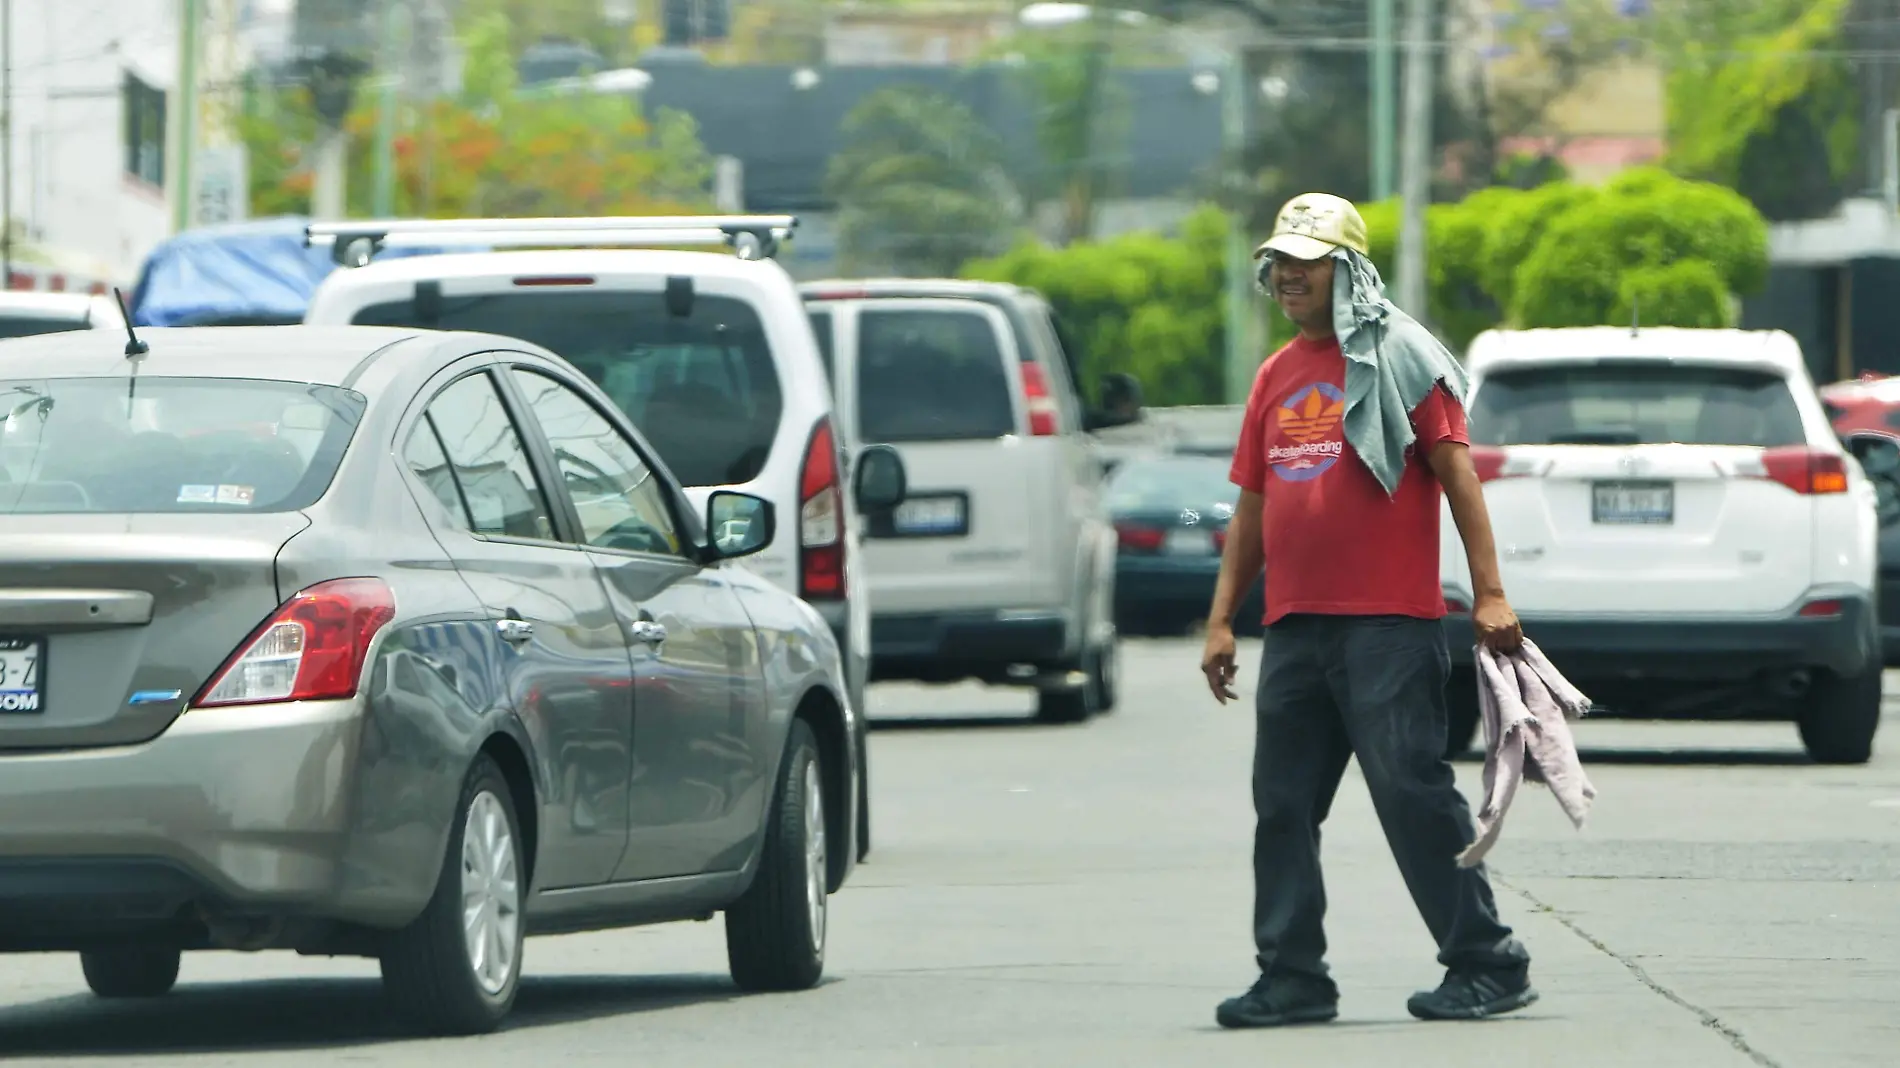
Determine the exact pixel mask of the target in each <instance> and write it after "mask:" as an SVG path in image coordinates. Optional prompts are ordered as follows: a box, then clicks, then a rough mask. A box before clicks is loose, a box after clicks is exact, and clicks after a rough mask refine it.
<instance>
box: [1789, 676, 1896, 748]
mask: <svg viewBox="0 0 1900 1068" xmlns="http://www.w3.org/2000/svg"><path fill="white" fill-rule="evenodd" d="M1880 697H1881V693H1880V668H1879V666H1877V665H1876V666H1874V667H1872V668H1870V669H1869V670H1867V671H1863V672H1861V673H1860V674H1858V675H1848V676H1844V677H1843V676H1840V675H1835V674H1833V673H1831V672H1824V673H1821V674H1819V675H1816V676H1815V680H1814V685H1813V687H1812V688H1810V689H1809V690H1808V693H1807V696H1806V697H1805V698H1804V702H1805V703H1804V704H1803V705H1802V707H1801V712H1800V716H1799V718H1798V719H1797V720H1796V721H1795V722H1796V726H1797V727H1798V728H1799V729H1800V732H1801V744H1802V745H1803V746H1804V747H1806V749H1807V751H1808V756H1810V757H1812V758H1814V760H1815V761H1816V762H1818V763H1821V764H1865V763H1867V761H1868V760H1869V759H1871V758H1872V757H1873V755H1874V732H1875V731H1876V730H1878V729H1879V727H1880Z"/></svg>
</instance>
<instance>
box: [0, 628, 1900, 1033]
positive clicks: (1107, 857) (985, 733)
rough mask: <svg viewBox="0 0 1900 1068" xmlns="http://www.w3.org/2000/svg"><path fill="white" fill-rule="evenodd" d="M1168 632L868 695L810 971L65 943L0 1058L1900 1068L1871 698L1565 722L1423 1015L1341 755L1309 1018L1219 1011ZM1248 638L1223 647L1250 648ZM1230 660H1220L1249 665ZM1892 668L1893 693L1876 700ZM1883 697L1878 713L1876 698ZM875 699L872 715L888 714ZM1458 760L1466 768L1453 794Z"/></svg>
mask: <svg viewBox="0 0 1900 1068" xmlns="http://www.w3.org/2000/svg"><path fill="white" fill-rule="evenodd" d="M1196 648H1197V647H1196V646H1195V645H1193V644H1192V643H1189V642H1185V641H1171V642H1131V643H1129V645H1128V647H1127V650H1126V653H1125V661H1124V684H1123V690H1124V700H1123V706H1122V708H1121V709H1120V710H1119V711H1117V712H1115V713H1114V714H1112V715H1110V716H1108V717H1106V718H1104V719H1101V720H1098V721H1096V722H1094V723H1091V724H1088V725H1085V726H1082V727H1077V728H1043V727H1035V726H1027V725H1024V724H1023V723H1022V722H1021V718H1022V715H1023V714H1024V713H1025V712H1026V711H1027V709H1028V707H1029V702H1028V700H1027V699H1026V698H1025V697H1023V696H1022V695H1019V694H1015V693H1009V692H1000V693H999V692H994V691H991V692H985V691H982V690H978V689H974V688H956V689H934V690H933V689H923V688H909V687H884V688H880V689H878V690H877V691H876V698H875V706H874V707H875V709H876V711H877V713H878V715H879V718H880V719H881V720H885V721H887V722H885V723H884V724H883V726H882V729H879V730H878V731H876V732H875V733H874V734H873V742H872V744H873V747H874V754H873V760H874V763H873V768H874V775H875V781H874V785H873V788H874V791H875V794H876V804H877V834H878V848H877V851H876V853H874V854H873V856H872V862H871V863H870V864H868V865H867V866H865V867H862V868H860V869H859V870H858V874H857V876H856V877H855V878H854V880H853V881H852V883H851V884H850V885H849V886H848V887H847V888H846V889H845V890H844V892H843V893H842V894H841V895H840V896H839V897H837V898H836V899H834V903H833V912H832V925H833V926H832V943H831V958H830V966H829V971H828V979H827V981H826V983H825V984H824V985H823V986H822V987H820V988H819V989H817V990H814V991H810V992H807V993H803V994H796V995H772V996H753V997H741V996H739V995H738V994H737V993H736V992H735V991H734V990H733V988H732V987H731V985H730V984H729V982H728V981H727V979H726V976H725V958H724V947H723V933H722V928H721V926H720V925H719V924H718V923H716V922H715V923H711V924H694V925H685V926H674V927H663V928H649V929H644V930H638V931H631V932H625V933H619V934H608V935H586V936H576V937H569V938H560V939H551V940H540V941H535V942H532V943H530V945H529V948H528V960H527V965H528V970H529V973H530V977H529V979H528V981H527V983H526V985H525V987H524V990H523V993H522V998H521V1003H520V1006H519V1008H518V1010H517V1013H516V1017H515V1019H514V1021H513V1023H512V1026H511V1027H510V1028H509V1029H508V1030H506V1031H504V1032H502V1033H500V1034H496V1035H493V1036H489V1037H486V1038H481V1039H471V1040H453V1041H418V1040H410V1039H405V1038H402V1037H400V1036H399V1035H398V1034H397V1033H396V1032H395V1031H394V1030H393V1028H392V1027H391V1025H390V1024H389V1023H388V1022H387V1021H386V1020H385V1018H384V1017H383V1016H382V1014H381V1012H380V1009H379V1005H378V1002H377V999H376V995H377V984H376V981H375V978H374V976H375V970H374V966H373V965H371V964H369V963H366V962H358V961H336V962H332V961H312V960H300V959H298V958H295V957H292V956H287V955H281V954H271V955H262V956H243V955H238V954H206V955H202V956H196V957H191V958H187V960H186V964H185V972H184V979H183V981H182V983H181V985H180V988H179V990H178V991H177V992H176V993H175V994H174V995H173V996H172V997H170V998H168V999H165V1000H163V1001H161V1002H155V1003H148V1004H143V1005H129V1006H128V1005H105V1004H101V1003H99V1002H96V1001H94V1000H92V999H91V998H90V997H89V996H88V995H87V994H86V993H85V991H84V986H83V983H82V981H81V979H80V976H79V966H78V962H77V961H76V960H75V959H73V958H71V957H67V956H54V957H13V958H8V959H6V960H4V961H0V969H4V972H0V975H4V976H5V979H4V981H0V1059H4V1060H10V1061H13V1062H14V1063H20V1064H82V1063H88V1062H90V1061H93V1060H98V1061H100V1062H104V1061H106V1060H108V1059H110V1060H111V1061H112V1062H113V1063H115V1064H133V1065H145V1064H183V1063H187V1062H189V1063H191V1064H193V1065H203V1066H210V1065H222V1064H243V1065H247V1066H248V1065H258V1066H263V1065H293V1064H294V1065H315V1064H318V1063H328V1062H337V1063H346V1064H352V1065H384V1064H387V1065H425V1064H426V1065H442V1064H453V1065H456V1066H457V1068H478V1066H484V1065H506V1066H509V1068H521V1066H523V1065H530V1066H539V1065H556V1064H558V1065H563V1066H577V1065H594V1064H599V1065H616V1066H618V1065H626V1064H647V1065H660V1066H672V1065H693V1066H694V1068H718V1066H728V1065H730V1066H744V1068H758V1066H760V1065H767V1064H770V1065H801V1066H802V1065H812V1066H818V1065H826V1066H832V1065H837V1066H864V1068H870V1066H877V1068H892V1066H900V1065H928V1066H938V1068H949V1066H958V1068H962V1066H1001V1065H1010V1066H1023V1068H1029V1066H1035V1068H1048V1066H1052V1065H1078V1066H1079V1065H1088V1066H1090V1068H1107V1066H1120V1065H1127V1066H1140V1068H1155V1066H1157V1065H1195V1066H1197V1068H1222V1066H1227V1065H1234V1066H1241V1065H1245V1066H1247V1068H1258V1066H1260V1065H1271V1064H1312V1063H1320V1062H1321V1061H1326V1062H1330V1063H1332V1064H1334V1065H1337V1066H1340V1068H1355V1066H1364V1068H1372V1066H1378V1068H1386V1066H1390V1065H1396V1064H1406V1065H1426V1066H1436V1065H1445V1066H1458V1068H1466V1066H1470V1065H1474V1064H1483V1063H1500V1064H1501V1063H1520V1062H1521V1063H1526V1064H1534V1065H1537V1066H1538V1068H1568V1066H1573V1065H1574V1066H1577V1068H1586V1066H1587V1068H1603V1066H1606V1065H1615V1066H1617V1068H1639V1066H1648V1065H1656V1066H1663V1065H1668V1066H1671V1068H1676V1066H1681V1065H1692V1066H1695V1068H1723V1066H1728V1065H1735V1066H1745V1065H1750V1064H1755V1065H1766V1066H1783V1068H1823V1066H1826V1068H1847V1066H1867V1068H1874V1066H1880V1068H1891V1066H1892V1065H1894V1064H1895V1063H1900V1017H1896V1016H1895V1014H1894V1006H1895V1005H1900V715H1894V714H1893V713H1890V717H1889V720H1888V723H1887V730H1888V732H1889V736H1888V737H1887V738H1886V739H1885V744H1884V745H1883V746H1882V749H1883V753H1882V755H1880V756H1877V757H1876V759H1875V761H1874V762H1873V763H1872V764H1870V765H1868V766H1865V767H1860V768H1818V767H1814V766H1811V765H1808V764H1807V763H1806V761H1805V760H1804V758H1802V757H1801V756H1800V751H1799V747H1798V745H1797V744H1796V742H1795V738H1794V732H1793V728H1792V727H1786V726H1781V725H1772V724H1769V725H1720V724H1684V725H1653V724H1619V723H1615V722H1612V721H1604V722H1598V723H1586V724H1584V725H1583V726H1582V728H1581V738H1582V741H1583V743H1584V745H1585V746H1586V751H1585V760H1586V764H1587V767H1588V769H1589V771H1590V773H1591V775H1592V778H1593V779H1594V780H1595V782H1596V785H1597V788H1598V790H1599V798H1598V801H1597V807H1596V811H1595V813H1594V816H1593V819H1592V821H1591V824H1590V826H1589V827H1588V828H1587V829H1586V830H1585V831H1583V832H1576V831H1573V830H1572V829H1571V828H1570V826H1569V824H1568V823H1567V822H1565V821H1564V819H1563V818H1562V816H1561V814H1560V813H1559V811H1558V809H1557V806H1556V804H1555V802H1554V801H1552V800H1551V799H1550V798H1549V797H1548V796H1547V795H1545V794H1543V793H1542V792H1541V791H1537V790H1527V791H1525V792H1524V793H1521V794H1520V795H1519V797H1518V801H1517V805H1516V807H1515V808H1514V810H1513V814H1512V818H1511V820H1510V822H1509V824H1508V826H1507V827H1506V830H1505V834H1504V839H1503V841H1502V842H1501V843H1500V844H1499V846H1498V847H1497V850H1496V851H1495V853H1494V854H1493V869H1494V872H1495V874H1496V876H1497V878H1498V880H1499V882H1500V883H1501V887H1500V898H1501V901H1502V904H1503V906H1504V908H1505V910H1506V912H1507V918H1508V919H1509V921H1510V922H1512V923H1514V924H1515V925H1516V926H1517V928H1518V931H1519V933H1520V934H1521V936H1522V937H1523V938H1524V939H1525V941H1526V942H1527V944H1528V945H1529V946H1530V948H1531V951H1532V953H1533V954H1534V955H1535V964H1534V965H1533V977H1534V980H1535V981H1536V983H1537V985H1538V987H1539V988H1540V989H1541V990H1542V992H1543V995H1544V996H1543V1000H1542V1001H1541V1002H1540V1003H1538V1004H1537V1005H1535V1006H1533V1007H1532V1008H1530V1009H1529V1010H1526V1011H1525V1012H1523V1013H1520V1014H1517V1015H1515V1016H1512V1017H1506V1018H1503V1019H1500V1020H1496V1021H1490V1022H1485V1023H1477V1024H1469V1023H1466V1024H1424V1023H1418V1022H1416V1021H1413V1020H1412V1019H1411V1018H1410V1017H1409V1016H1407V1015H1406V1014H1405V1008H1404V1001H1405V997H1406V995H1407V994H1408V993H1410V992H1411V991H1412V990H1413V989H1415V988H1418V987H1420V986H1427V985H1431V984H1432V983H1434V982H1436V980H1437V978H1438V970H1437V966H1436V965H1435V964H1434V962H1433V959H1432V956H1433V947H1432V945H1431V944H1430V942H1429V939H1428V938H1427V936H1426V934H1425V931H1424V928H1423V926H1422V924H1420V922H1419V921H1418V919H1417V917H1416V915H1415V914H1414V913H1413V912H1412V909H1411V904H1410V902H1409V900H1408V899H1407V898H1406V896H1405V893H1404V890H1403V888H1402V886H1401V884H1400V882H1399V879H1398V876H1397V873H1396V871H1395V870H1394V868H1393V866H1392V863H1391V860H1390V858H1389V857H1388V856H1387V854H1386V853H1385V847H1384V844H1383V842H1382V840H1381V839H1380V837H1379V834H1378V830H1377V827H1376V824H1375V822H1374V819H1373V815H1372V810H1371V806H1370V805H1369V803H1368V802H1367V801H1366V798H1365V792H1364V788H1363V786H1362V785H1361V784H1360V783H1359V782H1358V780H1357V776H1356V773H1352V778H1351V779H1350V780H1349V782H1348V783H1347V784H1346V786H1345V787H1344V788H1343V789H1342V791H1341V794H1340V798H1339V801H1338V803H1337V804H1336V805H1335V807H1334V812H1333V817H1332V820H1331V822H1330V823H1329V824H1328V827H1327V837H1326V860H1327V866H1328V873H1329V875H1330V879H1329V891H1330V897H1331V901H1332V908H1331V917H1330V924H1329V926H1330V933H1331V936H1332V942H1333V945H1334V961H1333V963H1334V968H1335V972H1336V974H1337V976H1338V978H1339V981H1340V983H1341V986H1342V988H1343V991H1344V1000H1343V1003H1342V1015H1341V1018H1340V1020H1339V1021H1338V1022H1336V1023H1333V1024H1330V1025H1325V1026H1322V1027H1317V1028H1306V1029H1301V1030H1295V1031H1282V1032H1245V1033H1228V1032H1222V1031H1220V1030H1219V1029H1217V1028H1216V1027H1215V1026H1214V1023H1213V1009H1214V1005H1215V1003H1216V1002H1217V1001H1218V1000H1219V999H1221V998H1222V997H1225V996H1227V995H1229V994H1232V993H1236V992H1238V991H1239V990H1241V989H1242V988H1244V987H1245V986H1246V985H1247V984H1248V983H1249V982H1250V981H1251V980H1252V978H1253V974H1252V972H1253V963H1252V949H1251V946H1250V945H1249V941H1248V930H1247V927H1248V922H1247V916H1248V908H1249V901H1250V893H1251V891H1250V885H1249V879H1248V874H1247V857H1248V839H1249V834H1250V831H1251V814H1250V812H1249V810H1248V801H1247V776H1248V761H1249V748H1250V746H1251V744H1252V743H1251V737H1252V735H1251V723H1250V716H1249V714H1248V712H1247V711H1245V710H1243V709H1236V708H1232V707H1229V708H1227V709H1222V708H1219V707H1217V706H1216V705H1215V704H1214V703H1213V701H1212V699H1211V698H1208V697H1207V696H1206V695H1205V694H1204V692H1202V691H1201V690H1200V688H1199V683H1198V679H1197V674H1196V671H1195V669H1194V659H1195V653H1196ZM1249 655H1250V657H1251V653H1249ZM1252 676H1253V671H1252V664H1251V662H1249V666H1248V669H1247V670H1246V671H1245V672H1243V675H1242V683H1243V685H1250V684H1251V682H1252ZM1894 682H1895V679H1894V678H1892V677H1890V681H1889V693H1890V694H1894V693H1896V692H1900V689H1896V687H1895V686H1894ZM1894 712H1900V706H1896V707H1895V708H1894ZM898 718H901V720H902V721H901V722H898V721H895V720H896V719H898ZM1477 772H1478V768H1477V766H1476V765H1475V764H1472V763H1463V764H1461V765H1460V767H1459V778H1460V782H1461V783H1462V784H1463V785H1464V786H1465V788H1466V789H1467V791H1470V790H1472V789H1473V788H1474V786H1475V784H1476V781H1477Z"/></svg>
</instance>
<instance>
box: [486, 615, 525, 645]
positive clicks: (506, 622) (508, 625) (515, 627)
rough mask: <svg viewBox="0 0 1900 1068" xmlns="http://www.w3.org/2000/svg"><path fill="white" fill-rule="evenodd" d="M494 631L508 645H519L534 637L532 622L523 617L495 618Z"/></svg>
mask: <svg viewBox="0 0 1900 1068" xmlns="http://www.w3.org/2000/svg"><path fill="white" fill-rule="evenodd" d="M495 633H497V634H499V635H501V640H502V641H505V642H507V643H508V644H510V645H521V644H523V643H524V642H527V641H529V640H531V639H532V638H533V637H534V624H532V623H530V622H528V621H527V620H525V619H497V620H495Z"/></svg>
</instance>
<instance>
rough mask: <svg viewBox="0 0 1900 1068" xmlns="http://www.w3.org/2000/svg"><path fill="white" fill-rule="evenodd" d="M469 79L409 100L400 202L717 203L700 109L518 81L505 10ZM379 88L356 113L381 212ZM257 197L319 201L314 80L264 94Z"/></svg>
mask: <svg viewBox="0 0 1900 1068" xmlns="http://www.w3.org/2000/svg"><path fill="white" fill-rule="evenodd" d="M465 43H466V46H467V60H466V64H465V69H464V72H463V91H462V93H461V95H460V96H459V97H452V98H450V97H445V98H441V99H437V100H433V101H428V102H424V103H419V104H412V105H409V106H406V107H405V108H404V114H403V115H402V116H401V125H400V127H399V130H398V132H397V134H396V136H395V138H394V144H393V149H394V151H393V153H392V156H393V165H394V169H395V186H396V188H395V205H394V207H395V213H396V214H398V215H403V216H411V217H414V216H421V217H428V218H457V217H468V216H485V217H491V218H494V217H503V218H508V217H513V218H519V217H524V216H567V215H638V214H653V213H668V212H692V211H699V210H704V208H705V207H706V205H707V202H708V201H709V199H710V197H709V188H708V186H709V182H710V178H711V174H712V164H711V160H710V158H709V157H708V156H707V154H706V152H705V149H704V148H703V147H702V146H701V145H700V143H699V137H698V131H697V129H696V127H695V125H694V123H693V120H692V118H691V117H690V116H688V115H684V114H681V113H678V112H668V111H662V112H661V113H660V114H659V115H658V116H656V118H655V120H654V121H653V122H652V123H649V122H647V120H646V119H645V118H644V117H643V116H642V115H641V113H640V109H639V106H638V104H637V103H636V101H635V100H634V99H632V98H631V97H628V96H624V95H620V94H606V93H573V94H562V95H553V94H544V93H543V94H537V93H535V92H533V91H532V90H529V91H522V90H521V89H520V88H519V87H518V86H517V85H516V82H515V76H514V64H513V58H512V56H511V55H510V53H509V50H508V28H507V25H506V23H505V21H502V20H495V19H485V20H483V21H482V22H481V23H479V24H477V25H476V26H474V27H472V28H471V32H470V33H469V34H468V37H467V40H466V42H465ZM377 104H378V101H377V99H376V95H375V93H374V92H373V90H372V89H370V88H368V87H365V88H364V89H363V90H362V91H360V92H359V94H358V97H357V99H356V101H355V105H354V107H353V109H352V111H351V113H350V114H349V116H348V117H347V118H346V119H345V120H344V131H345V132H346V134H347V135H348V138H349V177H348V185H347V189H346V197H347V202H348V206H349V211H350V214H351V215H354V216H363V215H367V214H369V213H370V209H371V206H372V203H373V200H374V187H373V182H374V180H375V178H374V176H375V167H376V159H375V156H376V126H377ZM243 134H244V138H245V141H246V144H247V145H248V147H249V149H250V157H251V176H252V178H251V210H252V213H253V214H257V215H272V214H282V213H305V212H307V211H308V210H309V204H310V195H311V190H312V186H313V174H312V162H313V159H314V149H315V146H316V140H317V134H318V124H317V119H316V115H315V113H314V111H313V110H312V109H311V107H310V101H309V95H308V93H307V91H305V90H304V89H303V88H301V87H293V88H291V89H289V90H286V91H281V92H277V93H274V94H270V95H268V96H266V97H263V98H261V99H258V100H255V101H254V104H253V107H252V108H251V109H250V111H249V113H248V114H247V116H246V118H245V120H244V122H243Z"/></svg>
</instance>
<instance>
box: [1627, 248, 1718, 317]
mask: <svg viewBox="0 0 1900 1068" xmlns="http://www.w3.org/2000/svg"><path fill="white" fill-rule="evenodd" d="M1729 299H1730V298H1729V289H1728V286H1727V284H1725V283H1724V282H1723V281H1722V274H1721V272H1720V271H1718V270H1716V268H1715V264H1713V263H1710V262H1709V261H1708V260H1677V261H1676V262H1675V263H1672V264H1670V265H1668V266H1667V267H1638V268H1636V269H1635V270H1633V271H1625V272H1623V277H1622V279H1621V281H1620V282H1619V283H1618V285H1617V293H1616V304H1615V305H1614V307H1612V309H1611V311H1610V318H1611V321H1612V322H1615V323H1618V324H1621V323H1642V324H1644V325H1649V326H1657V325H1668V326H1690V327H1723V326H1727V325H1729V319H1730V308H1729Z"/></svg>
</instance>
